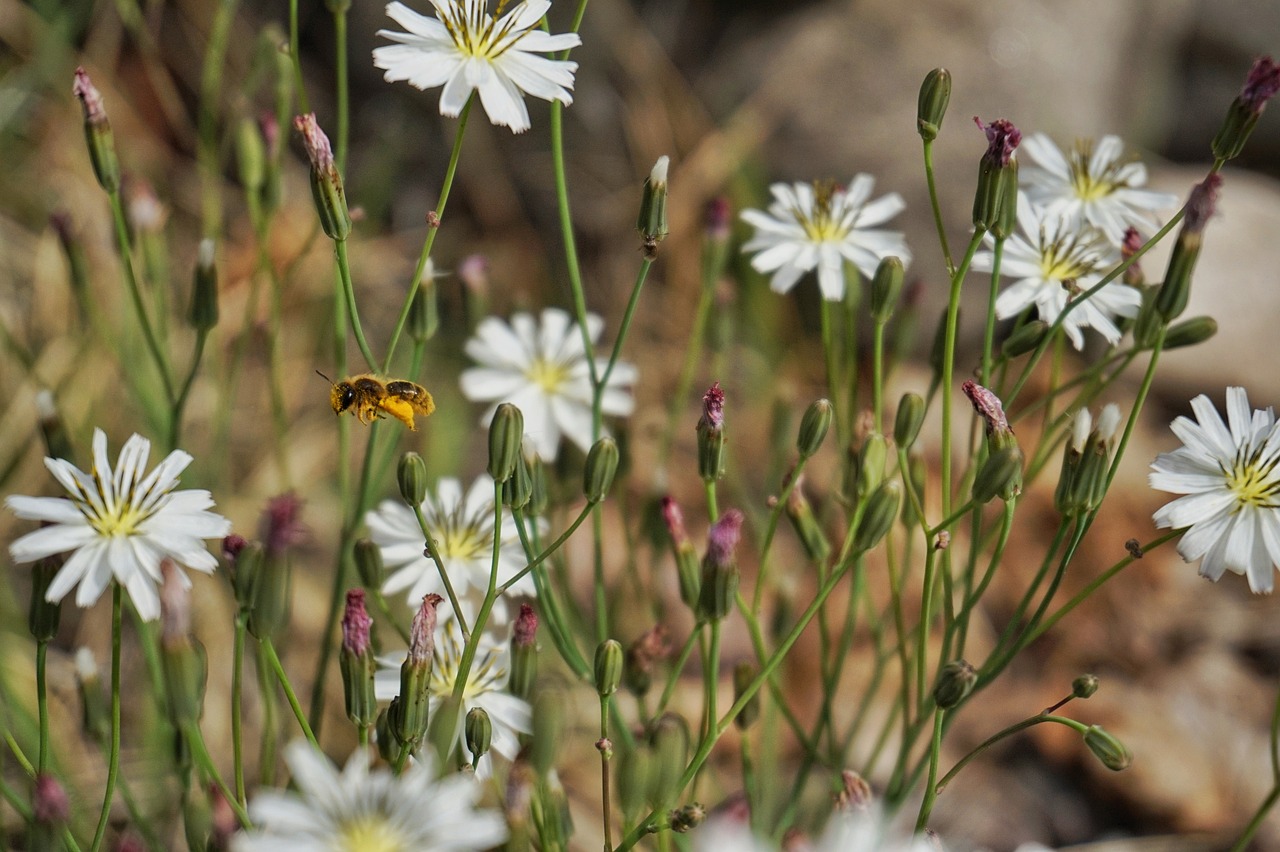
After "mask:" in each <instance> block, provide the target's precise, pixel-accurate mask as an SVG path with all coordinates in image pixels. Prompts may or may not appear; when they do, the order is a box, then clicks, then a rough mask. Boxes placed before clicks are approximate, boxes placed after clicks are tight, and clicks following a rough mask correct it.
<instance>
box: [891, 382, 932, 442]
mask: <svg viewBox="0 0 1280 852" xmlns="http://www.w3.org/2000/svg"><path fill="white" fill-rule="evenodd" d="M924 416H925V405H924V397H922V396H920V394H918V393H904V394H903V395H902V399H901V400H900V401H899V402H898V414H897V416H896V417H895V418H894V421H893V442H894V443H895V444H897V445H898V448H899V449H901V450H909V449H911V446H912V445H913V444H915V442H916V438H918V437H919V436H920V427H921V426H923V425H924Z"/></svg>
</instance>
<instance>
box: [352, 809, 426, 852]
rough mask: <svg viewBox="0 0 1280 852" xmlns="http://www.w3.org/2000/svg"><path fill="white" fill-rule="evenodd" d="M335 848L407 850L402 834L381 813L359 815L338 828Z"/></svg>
mask: <svg viewBox="0 0 1280 852" xmlns="http://www.w3.org/2000/svg"><path fill="white" fill-rule="evenodd" d="M336 845H337V848H339V849H342V850H344V852H408V849H409V846H408V844H407V843H406V842H405V838H404V836H403V835H402V834H401V833H400V832H399V831H396V830H395V829H394V828H393V827H392V826H390V825H388V824H387V821H386V820H385V819H384V818H382V816H381V815H371V816H365V817H361V818H359V819H356V820H352V821H351V822H347V823H344V824H343V825H342V826H341V827H340V828H339V829H338V837H337V844H336Z"/></svg>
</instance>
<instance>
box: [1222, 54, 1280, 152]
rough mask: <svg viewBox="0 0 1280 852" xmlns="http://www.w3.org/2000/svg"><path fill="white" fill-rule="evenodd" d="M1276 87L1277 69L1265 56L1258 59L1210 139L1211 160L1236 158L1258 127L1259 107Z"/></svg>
mask: <svg viewBox="0 0 1280 852" xmlns="http://www.w3.org/2000/svg"><path fill="white" fill-rule="evenodd" d="M1277 88H1280V66H1277V64H1276V63H1275V62H1274V61H1273V60H1272V59H1271V57H1269V56H1263V57H1259V58H1258V59H1257V60H1256V61H1255V62H1254V63H1253V67H1252V68H1250V69H1249V75H1248V76H1247V77H1246V78H1245V81H1244V88H1242V89H1241V90H1240V94H1239V96H1238V97H1236V99H1235V100H1234V101H1232V102H1231V106H1230V107H1229V108H1228V109H1227V115H1226V118H1224V119H1223V121H1222V127H1221V129H1219V130H1218V134H1217V135H1216V136H1214V137H1213V146H1212V147H1213V156H1214V157H1215V158H1217V159H1220V160H1230V159H1234V158H1235V157H1238V156H1240V152H1241V151H1243V150H1244V143H1245V142H1246V141H1248V139H1249V136H1250V134H1252V133H1253V128H1254V127H1255V126H1256V125H1257V124H1258V118H1259V117H1260V116H1261V115H1262V110H1263V108H1264V107H1265V106H1266V104H1267V101H1268V100H1270V99H1271V98H1272V97H1273V96H1274V95H1275V93H1276V90H1277Z"/></svg>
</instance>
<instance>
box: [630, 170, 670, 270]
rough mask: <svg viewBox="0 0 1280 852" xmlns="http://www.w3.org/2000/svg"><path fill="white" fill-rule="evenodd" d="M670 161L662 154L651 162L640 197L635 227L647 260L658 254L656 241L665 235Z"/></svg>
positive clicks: (658, 241)
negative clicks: (654, 161) (651, 165)
mask: <svg viewBox="0 0 1280 852" xmlns="http://www.w3.org/2000/svg"><path fill="white" fill-rule="evenodd" d="M670 162H671V160H670V158H669V157H667V156H666V155H663V156H661V157H659V158H658V160H657V162H656V163H654V164H653V170H652V171H650V172H649V177H648V178H647V179H646V180H645V182H644V194H643V196H641V199H640V216H639V218H638V219H637V221H636V228H637V230H639V231H640V237H641V239H642V240H643V246H642V247H643V250H644V256H645V257H646V258H648V259H649V260H653V259H654V258H655V257H657V256H658V243H660V242H662V238H663V237H665V236H666V235H667V169H668V166H669V165H670Z"/></svg>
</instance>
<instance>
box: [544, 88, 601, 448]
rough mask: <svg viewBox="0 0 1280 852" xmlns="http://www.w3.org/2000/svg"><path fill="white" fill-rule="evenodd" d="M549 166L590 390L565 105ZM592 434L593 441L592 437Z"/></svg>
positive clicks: (594, 374)
mask: <svg viewBox="0 0 1280 852" xmlns="http://www.w3.org/2000/svg"><path fill="white" fill-rule="evenodd" d="M551 165H552V170H553V172H554V174H555V181H556V210H557V212H558V214H559V217H560V237H561V239H562V240H563V241H564V262H565V271H566V272H567V273H568V276H569V291H570V293H571V295H572V297H573V313H574V316H575V317H576V318H577V321H578V333H579V334H581V335H582V351H583V352H584V353H585V355H586V360H587V371H588V375H589V376H590V377H591V387H592V388H596V387H598V386H599V385H600V375H599V371H598V368H597V366H596V359H595V358H593V357H592V356H591V353H592V351H593V350H594V346H593V344H592V342H591V332H590V330H589V329H588V328H587V297H586V291H585V289H584V288H583V285H582V269H581V268H580V267H579V265H578V245H577V241H576V239H575V238H574V235H573V215H572V213H571V212H570V210H569V182H568V178H567V177H566V176H565V167H564V105H563V104H561V103H560V102H559V101H553V102H552V104H551ZM595 437H596V436H595V435H592V438H595Z"/></svg>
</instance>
